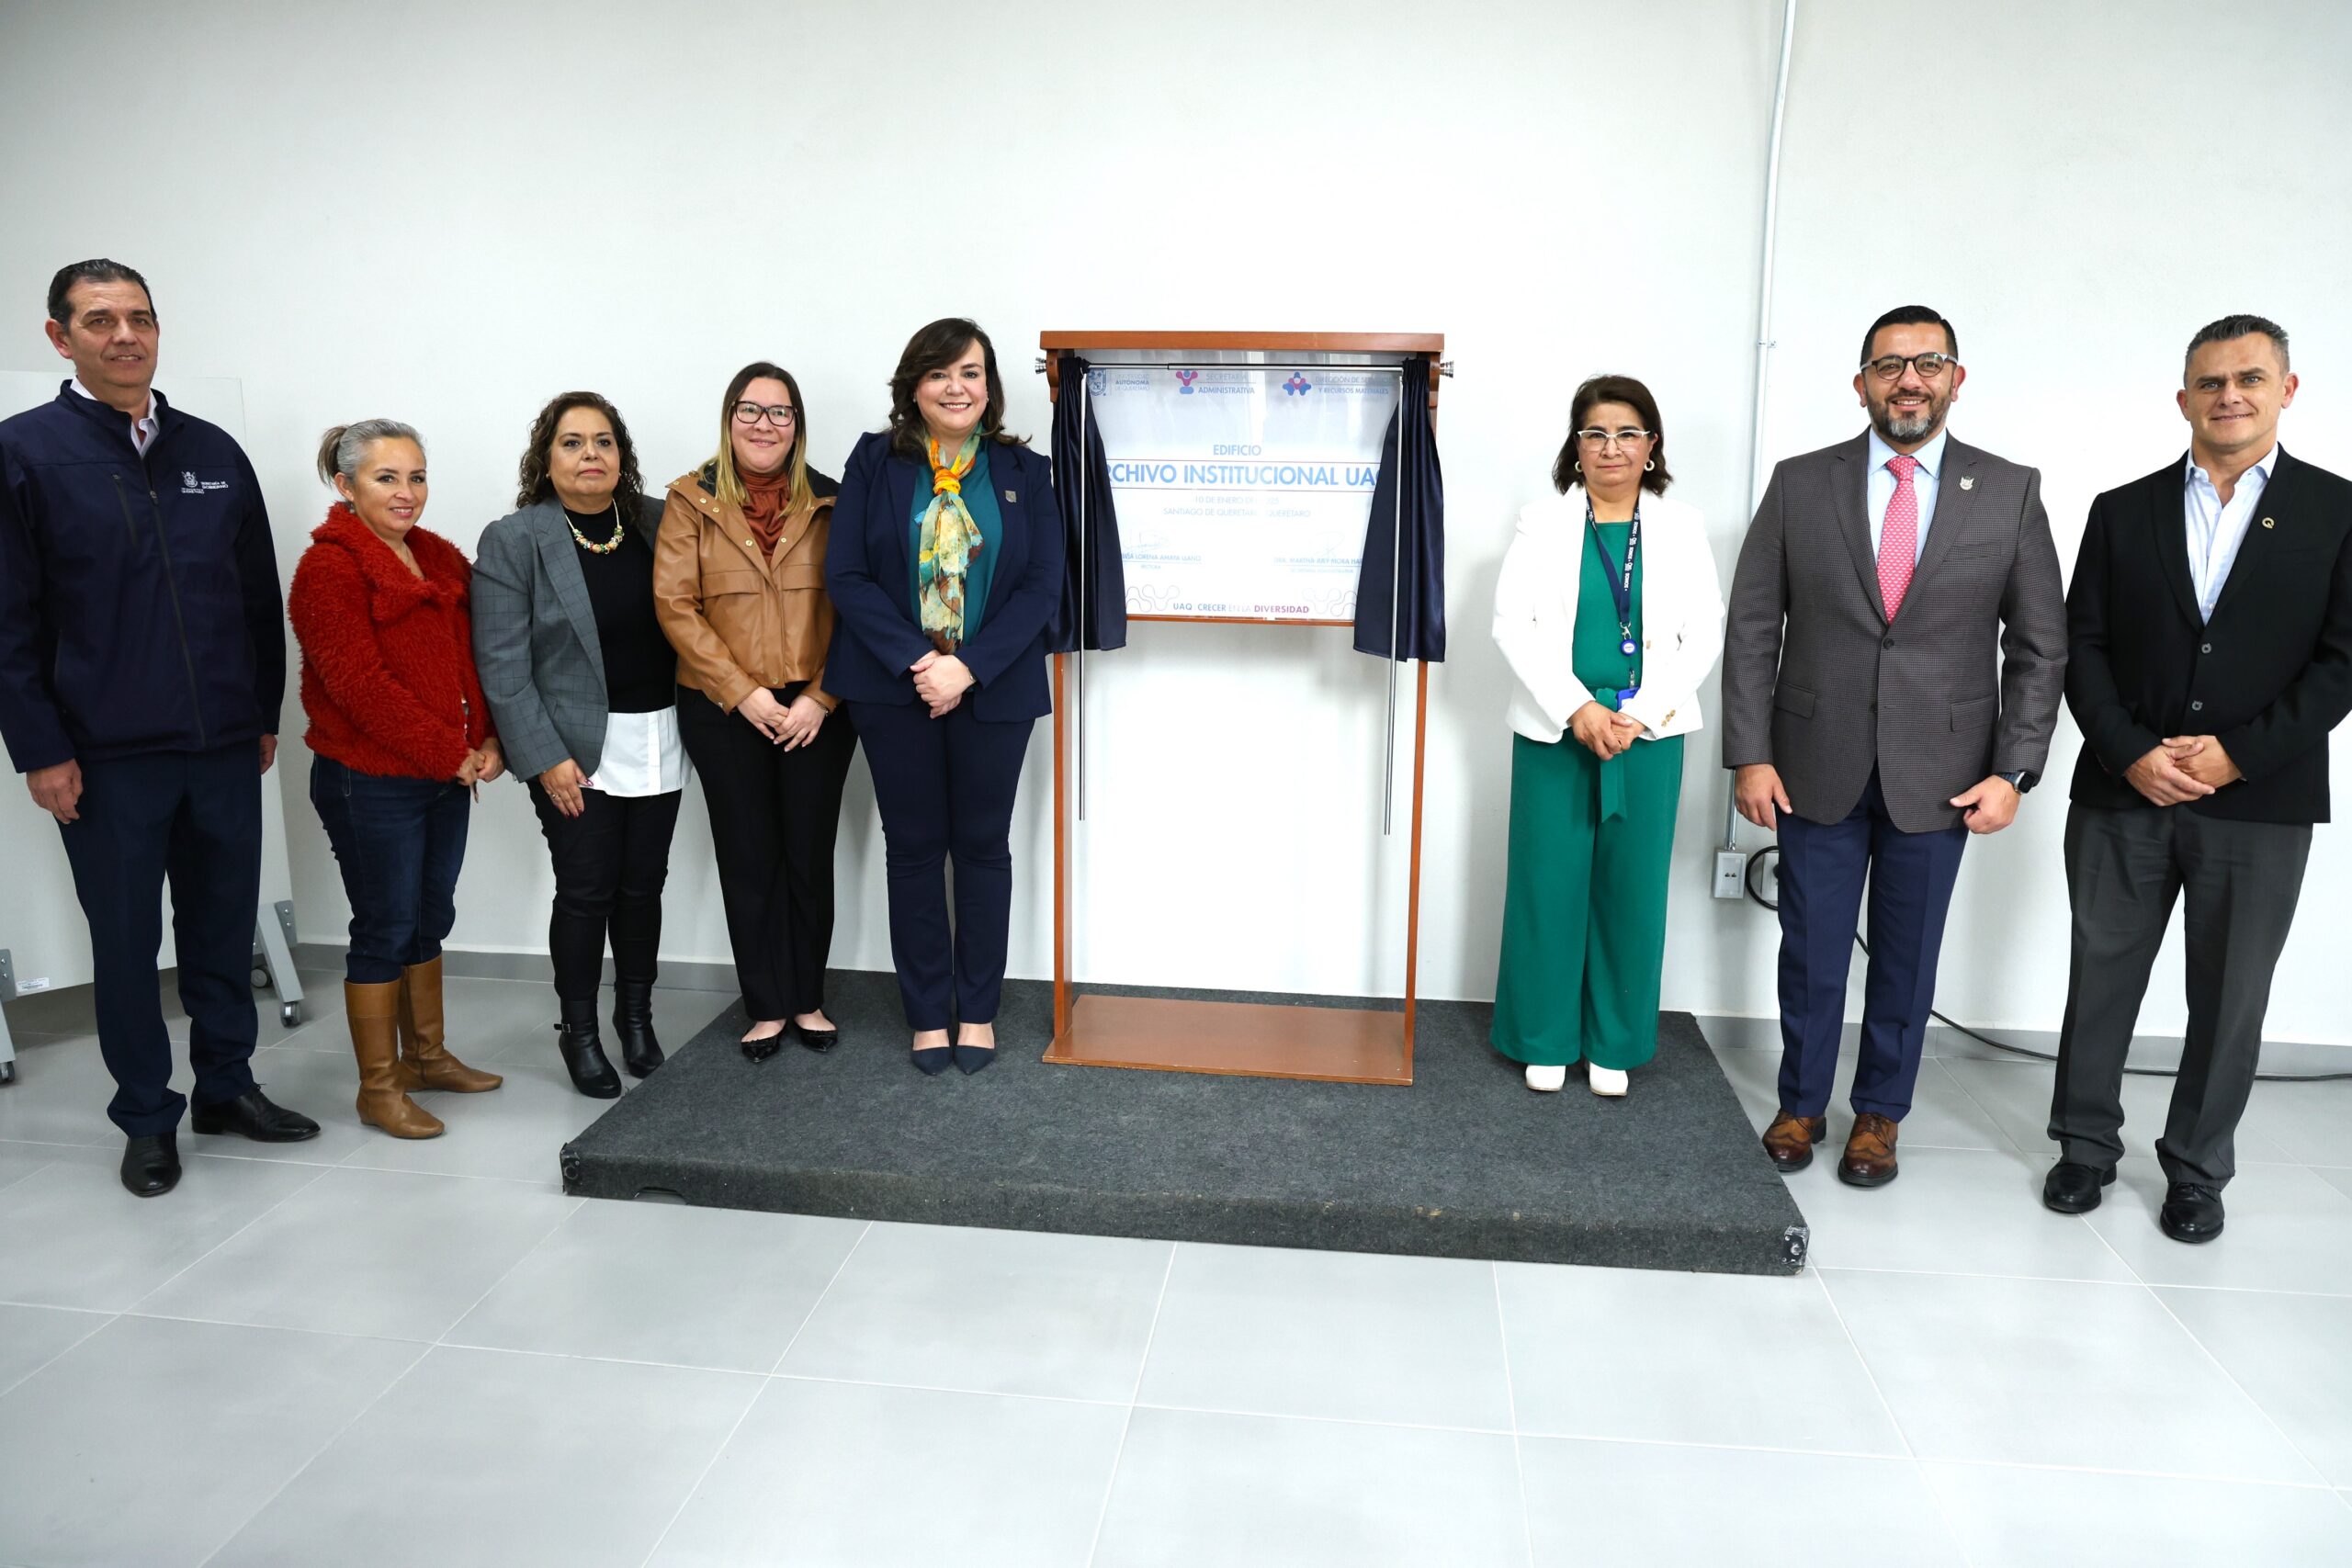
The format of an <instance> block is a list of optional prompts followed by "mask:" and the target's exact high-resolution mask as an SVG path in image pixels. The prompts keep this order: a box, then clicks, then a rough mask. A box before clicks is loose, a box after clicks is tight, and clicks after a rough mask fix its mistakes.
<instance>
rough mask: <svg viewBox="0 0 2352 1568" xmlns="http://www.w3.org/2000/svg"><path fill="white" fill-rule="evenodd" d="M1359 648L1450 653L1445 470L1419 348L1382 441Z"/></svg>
mask: <svg viewBox="0 0 2352 1568" xmlns="http://www.w3.org/2000/svg"><path fill="white" fill-rule="evenodd" d="M1400 494H1401V496H1402V498H1403V505H1402V511H1401V515H1400V512H1399V506H1398V498H1399V495H1400ZM1400 533H1401V536H1402V545H1401V547H1400V545H1399V542H1398V541H1399V535H1400ZM1392 593H1393V594H1394V597H1393V598H1392V597H1391V595H1392ZM1392 615H1393V616H1394V620H1395V630H1396V638H1395V640H1396V646H1395V648H1394V649H1392V648H1391V647H1390V646H1389V642H1390V635H1389V634H1390V621H1391V617H1392ZM1356 651H1357V652H1358V653H1369V654H1374V655H1375V656H1377V657H1380V658H1383V659H1425V660H1429V661H1430V662H1431V663H1438V662H1441V661H1442V660H1444V658H1445V476H1444V475H1443V474H1442V472H1440V471H1439V468H1438V461H1437V430H1436V427H1435V425H1434V424H1433V423H1431V421H1430V362H1429V360H1428V359H1427V358H1425V357H1421V356H1419V355H1416V356H1415V357H1413V358H1411V359H1408V360H1407V361H1406V362H1405V376H1404V389H1403V393H1402V395H1401V396H1400V397H1399V398H1398V399H1397V416H1396V418H1394V419H1393V420H1391V421H1390V422H1389V424H1388V438H1387V441H1386V442H1385V445H1384V446H1382V447H1381V452H1380V479H1379V480H1378V482H1377V483H1376V484H1374V487H1373V491H1372V516H1371V517H1370V518H1369V519H1368V520H1367V521H1366V523H1365V525H1364V536H1363V569H1362V570H1360V571H1359V572H1358V573H1357V574H1356Z"/></svg>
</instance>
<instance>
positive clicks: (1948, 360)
mask: <svg viewBox="0 0 2352 1568" xmlns="http://www.w3.org/2000/svg"><path fill="white" fill-rule="evenodd" d="M1864 363H1865V365H1866V366H1867V367H1868V368H1869V370H1870V373H1871V375H1873V376H1875V377H1877V378H1879V379H1880V380H1882V381H1899V380H1901V379H1902V378H1903V367H1905V366H1906V365H1908V366H1911V367H1914V368H1916V369H1917V371H1918V372H1919V379H1921V380H1922V381H1932V380H1935V379H1936V378H1938V377H1939V376H1941V375H1942V374H1943V373H1944V372H1945V371H1947V370H1949V369H1951V367H1953V366H1955V365H1957V364H1959V363H1960V361H1958V360H1957V359H1954V358H1953V357H1952V356H1951V355H1949V354H1912V355H1902V354H1889V355H1882V356H1881V357H1879V358H1877V359H1872V360H1867V361H1865V362H1864Z"/></svg>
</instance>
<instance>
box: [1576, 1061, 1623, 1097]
mask: <svg viewBox="0 0 2352 1568" xmlns="http://www.w3.org/2000/svg"><path fill="white" fill-rule="evenodd" d="M1584 1073H1585V1081H1586V1082H1587V1083H1589V1084H1590V1085H1591V1086H1592V1092H1593V1093H1595V1094H1599V1095H1605V1096H1607V1097H1608V1098H1609V1099H1611V1100H1616V1099H1619V1098H1620V1097H1622V1096H1623V1094H1624V1092H1625V1090H1626V1089H1628V1088H1629V1087H1630V1086H1631V1085H1632V1083H1633V1079H1631V1078H1630V1077H1626V1076H1625V1074H1624V1072H1623V1070H1622V1069H1620V1068H1617V1067H1599V1066H1588V1067H1586V1068H1585V1070H1584Z"/></svg>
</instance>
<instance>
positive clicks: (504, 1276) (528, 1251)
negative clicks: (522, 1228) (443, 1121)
mask: <svg viewBox="0 0 2352 1568" xmlns="http://www.w3.org/2000/svg"><path fill="white" fill-rule="evenodd" d="M401 1174H407V1173H401ZM564 1196H566V1197H568V1198H569V1197H571V1194H570V1193H566V1194H564ZM587 1201H588V1200H587V1199H585V1198H572V1199H571V1207H570V1208H568V1209H566V1210H565V1211H564V1212H563V1213H560V1214H558V1215H557V1216H556V1217H555V1221H554V1223H553V1224H550V1225H548V1228H547V1229H545V1230H543V1231H541V1232H540V1233H539V1239H538V1240H537V1241H535V1242H533V1243H531V1245H530V1246H528V1247H525V1248H524V1249H523V1251H522V1253H521V1255H520V1256H518V1257H517V1258H515V1261H514V1262H512V1263H509V1264H508V1265H507V1266H506V1267H505V1268H504V1269H501V1270H499V1274H498V1278H497V1279H495V1280H492V1281H491V1282H490V1283H489V1284H488V1285H487V1286H485V1287H484V1288H483V1290H482V1292H481V1294H480V1295H478V1296H476V1297H475V1298H474V1299H473V1301H472V1302H471V1303H469V1304H468V1306H467V1307H466V1310H465V1311H463V1312H461V1313H459V1314H458V1315H457V1316H455V1317H453V1318H451V1319H450V1320H449V1321H448V1322H447V1324H445V1325H443V1326H442V1329H441V1332H440V1333H438V1334H436V1335H435V1336H434V1337H433V1348H435V1349H436V1350H438V1349H440V1348H443V1347H444V1346H447V1347H448V1348H450V1349H453V1350H456V1349H468V1348H471V1347H469V1346H457V1345H449V1336H450V1335H452V1334H454V1333H456V1332H457V1330H458V1325H459V1324H461V1323H463V1322H465V1321H466V1319H468V1318H469V1317H471V1316H473V1314H475V1313H476V1312H477V1311H479V1310H481V1303H484V1302H486V1301H488V1300H490V1298H491V1293H492V1292H494V1291H496V1290H497V1289H498V1287H499V1286H501V1285H503V1284H504V1283H506V1281H507V1280H510V1279H513V1278H514V1276H515V1269H520V1268H521V1267H523V1265H524V1264H526V1263H527V1262H529V1261H530V1260H531V1259H532V1258H536V1257H537V1256H538V1251H539V1248H541V1247H545V1246H546V1245H547V1244H548V1242H550V1241H552V1240H553V1239H554V1238H555V1233H556V1232H558V1231H560V1230H561V1229H562V1228H563V1227H564V1226H565V1225H567V1224H571V1217H572V1216H573V1215H574V1214H577V1213H580V1208H581V1205H582V1204H583V1203H585V1202H587Z"/></svg>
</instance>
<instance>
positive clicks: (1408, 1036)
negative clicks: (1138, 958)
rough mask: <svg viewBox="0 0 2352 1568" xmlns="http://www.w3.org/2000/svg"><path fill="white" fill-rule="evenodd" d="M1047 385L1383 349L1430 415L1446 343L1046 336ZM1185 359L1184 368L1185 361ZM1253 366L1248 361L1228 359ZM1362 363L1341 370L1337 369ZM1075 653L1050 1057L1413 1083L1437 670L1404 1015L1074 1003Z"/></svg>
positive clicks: (1060, 755) (1418, 759) (1064, 695)
mask: <svg viewBox="0 0 2352 1568" xmlns="http://www.w3.org/2000/svg"><path fill="white" fill-rule="evenodd" d="M1038 345H1039V346H1040V347H1041V348H1043V349H1044V350H1045V353H1046V378H1047V384H1048V388H1049V390H1050V391H1051V393H1052V395H1053V397H1054V399H1055V400H1057V401H1058V400H1060V397H1061V393H1062V390H1063V389H1062V385H1061V357H1060V356H1061V355H1062V354H1063V353H1064V352H1074V353H1077V354H1080V355H1088V354H1097V355H1099V354H1113V353H1116V352H1118V351H1121V350H1126V351H1130V352H1137V351H1148V352H1152V353H1156V354H1170V353H1173V354H1178V355H1181V354H1182V353H1183V352H1184V351H1186V350H1197V351H1200V352H1202V353H1210V352H1215V351H1238V352H1243V353H1249V354H1256V355H1283V354H1352V355H1378V356H1380V360H1381V362H1383V363H1385V364H1390V365H1394V364H1397V363H1400V362H1402V361H1404V360H1408V359H1411V358H1416V357H1420V358H1426V359H1427V360H1428V361H1429V363H1430V394H1429V395H1430V417H1431V419H1432V420H1434V419H1435V417H1436V413H1437V388H1438V367H1439V362H1440V359H1441V358H1442V355H1443V353H1444V350H1445V338H1444V336H1443V335H1442V333H1181V332H1129V333H1111V332H1100V333H1089V332H1056V333H1045V334H1043V335H1042V336H1041V337H1040V338H1039V340H1038ZM1175 363H1179V364H1181V363H1182V360H1181V359H1180V360H1177V361H1175ZM1219 364H1220V367H1223V368H1233V369H1246V368H1248V367H1249V362H1247V361H1242V362H1238V363H1229V362H1224V361H1220V362H1219ZM1326 368H1329V369H1333V370H1344V369H1351V368H1361V367H1357V366H1350V365H1345V364H1335V365H1331V366H1328V367H1326ZM1127 619H1129V620H1130V621H1222V622H1227V623H1230V624H1238V625H1245V626H1352V625H1353V624H1354V623H1353V622H1351V621H1334V620H1314V621H1309V620H1279V621H1277V620H1260V619H1255V618H1251V617H1248V616H1236V615H1129V616H1128V617H1127ZM1068 665H1069V655H1067V654H1056V655H1055V656H1054V1043H1053V1044H1052V1045H1051V1046H1050V1047H1049V1048H1048V1049H1047V1050H1046V1061H1048V1062H1054V1063H1059V1064H1066V1065H1072V1066H1096V1067H1140V1068H1146V1069H1150V1070H1155V1071H1160V1072H1182V1073H1219V1074H1227V1075H1236V1076H1243V1077H1274V1078H1308V1079H1316V1080H1319V1081H1322V1082H1328V1083H1370V1084H1398V1085H1405V1084H1410V1083H1411V1082H1412V1081H1413V1021H1414V1007H1415V992H1414V982H1415V977H1416V971H1417V969H1418V966H1419V958H1420V920H1421V784H1422V778H1423V773H1424V766H1423V764H1424V761H1425V760H1426V757H1427V752H1428V736H1429V704H1430V667H1429V665H1428V664H1427V663H1426V662H1422V661H1419V660H1417V661H1416V662H1415V666H1414V670H1415V679H1414V698H1413V803H1412V829H1411V835H1412V837H1411V844H1412V848H1411V857H1412V859H1411V867H1410V871H1409V874H1408V883H1407V894H1406V901H1405V1009H1404V1011H1402V1012H1401V1013H1399V1012H1388V1011H1381V1010H1371V1009H1364V1008H1327V1007H1312V1006H1306V1005H1304V1004H1302V1005H1297V1006H1272V1005H1265V1004H1254V1003H1244V1002H1212V1001H1197V1000H1189V999H1183V998H1168V997H1117V996H1073V995H1072V994H1071V987H1070V978H1069V820H1070V789H1069V726H1068V724H1067V722H1066V716H1067V715H1068V713H1069V705H1068V691H1069V687H1068V680H1067V677H1068Z"/></svg>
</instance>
